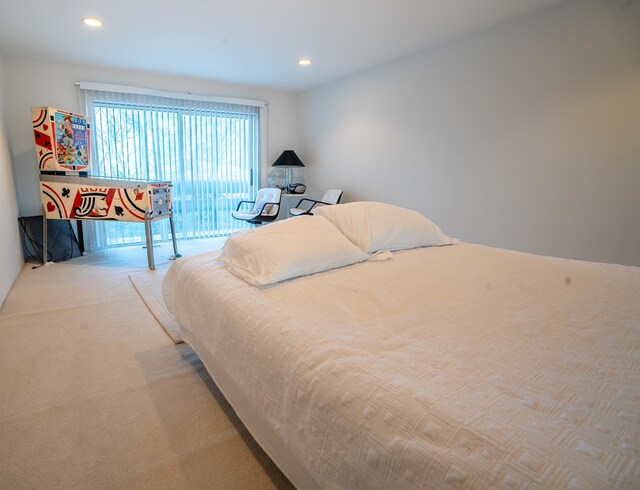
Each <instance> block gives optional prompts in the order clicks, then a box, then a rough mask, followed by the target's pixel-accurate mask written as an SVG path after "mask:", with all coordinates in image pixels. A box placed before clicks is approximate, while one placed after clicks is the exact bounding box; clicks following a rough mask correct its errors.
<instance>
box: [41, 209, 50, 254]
mask: <svg viewBox="0 0 640 490" xmlns="http://www.w3.org/2000/svg"><path fill="white" fill-rule="evenodd" d="M48 258H49V255H48V250H47V210H46V209H44V206H43V207H42V265H45V264H46V263H47V259H48Z"/></svg>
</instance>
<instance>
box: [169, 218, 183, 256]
mask: <svg viewBox="0 0 640 490" xmlns="http://www.w3.org/2000/svg"><path fill="white" fill-rule="evenodd" d="M169 226H170V227H171V242H172V243H173V257H169V259H171V260H175V259H179V258H180V257H182V255H180V254H179V253H178V245H177V243H176V227H175V226H174V225H173V214H172V215H170V216H169Z"/></svg>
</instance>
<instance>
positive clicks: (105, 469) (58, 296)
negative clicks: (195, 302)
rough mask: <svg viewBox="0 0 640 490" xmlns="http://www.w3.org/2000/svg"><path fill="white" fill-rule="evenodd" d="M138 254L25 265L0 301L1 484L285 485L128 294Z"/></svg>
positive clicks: (210, 386) (185, 353) (194, 362)
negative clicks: (35, 265) (6, 295)
mask: <svg viewBox="0 0 640 490" xmlns="http://www.w3.org/2000/svg"><path fill="white" fill-rule="evenodd" d="M218 245H219V244H218V243H217V242H214V243H213V244H210V245H206V244H205V245H203V246H204V247H205V249H206V247H214V246H218ZM181 252H183V253H188V251H185V250H184V246H183V250H181ZM167 255H168V253H167ZM161 256H162V251H156V258H157V259H156V260H157V263H158V267H159V268H160V267H162V266H164V267H166V266H167V262H166V260H164V261H163V260H162V259H161V258H160V257H161ZM145 260H146V259H145V255H144V251H143V250H137V251H134V252H133V253H131V252H127V251H126V250H125V251H123V250H120V251H116V252H109V253H103V254H96V255H93V256H87V257H80V258H77V259H73V260H72V261H69V262H64V263H58V264H54V265H52V266H48V267H41V268H38V269H32V268H31V265H30V264H28V265H26V266H25V268H24V269H23V271H22V272H21V274H20V276H19V277H18V279H17V280H16V283H15V284H14V286H13V289H12V290H11V292H10V294H9V296H8V297H7V299H6V301H5V304H4V305H3V308H2V310H0V333H1V334H2V339H3V341H2V343H1V344H0V399H1V403H0V488H12V489H19V488H65V489H67V488H92V489H94V488H96V489H99V488H135V489H139V488H140V489H144V488H153V489H163V488H167V489H169V488H171V489H180V488H216V489H233V488H238V489H246V488H251V489H253V488H291V484H290V483H289V482H288V481H287V479H286V478H285V477H284V475H282V473H281V472H280V471H279V470H278V469H277V468H276V467H275V465H274V464H273V463H272V462H271V460H270V459H269V458H268V457H267V456H266V455H265V453H264V452H263V451H262V449H261V448H260V447H259V446H258V445H257V444H256V443H255V441H254V440H253V439H252V437H251V436H250V434H249V433H248V431H247V430H246V429H245V428H244V426H243V425H242V423H241V422H240V421H239V420H238V418H237V417H236V416H235V413H234V412H233V409H232V408H231V407H230V406H229V404H228V403H227V402H226V400H225V399H224V398H223V396H222V395H221V394H220V392H219V391H218V389H217V387H216V386H215V384H214V383H213V381H212V380H211V378H210V377H209V375H208V374H207V372H206V371H205V369H204V367H203V366H202V364H201V362H200V361H199V359H198V358H197V356H195V354H194V353H193V351H192V350H191V349H190V348H189V347H188V346H187V345H186V344H180V345H176V344H174V343H173V342H172V340H171V339H170V338H169V337H168V336H167V335H166V333H165V332H164V331H163V330H162V329H161V328H160V326H159V324H158V323H157V321H156V319H155V318H154V317H153V316H152V314H151V313H150V312H149V310H148V309H147V307H146V306H145V304H144V303H143V301H142V300H141V298H140V296H139V295H138V294H137V293H136V291H135V289H134V287H133V285H132V284H131V282H130V281H129V278H128V275H129V274H130V273H132V272H135V271H136V270H138V271H143V270H144V267H145V264H146V262H145Z"/></svg>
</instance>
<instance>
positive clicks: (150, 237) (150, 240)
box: [144, 216, 156, 271]
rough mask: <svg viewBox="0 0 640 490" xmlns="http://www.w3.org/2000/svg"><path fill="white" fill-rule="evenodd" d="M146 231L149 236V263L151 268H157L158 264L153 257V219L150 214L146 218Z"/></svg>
mask: <svg viewBox="0 0 640 490" xmlns="http://www.w3.org/2000/svg"><path fill="white" fill-rule="evenodd" d="M144 231H145V234H146V236H147V263H148V265H149V270H152V271H154V270H156V264H155V261H154V259H153V235H152V233H151V221H150V220H149V217H148V216H145V218H144Z"/></svg>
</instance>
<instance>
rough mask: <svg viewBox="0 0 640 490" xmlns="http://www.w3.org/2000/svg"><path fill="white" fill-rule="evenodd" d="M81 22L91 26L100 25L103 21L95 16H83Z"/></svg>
mask: <svg viewBox="0 0 640 490" xmlns="http://www.w3.org/2000/svg"><path fill="white" fill-rule="evenodd" d="M82 22H83V23H84V24H86V25H88V26H91V27H102V24H103V22H102V21H101V20H100V19H98V18H96V17H85V18H84V19H82Z"/></svg>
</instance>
